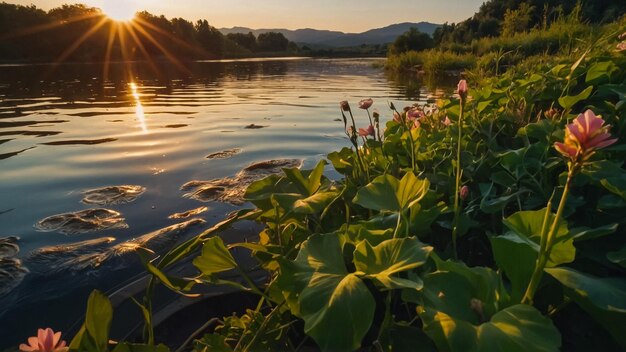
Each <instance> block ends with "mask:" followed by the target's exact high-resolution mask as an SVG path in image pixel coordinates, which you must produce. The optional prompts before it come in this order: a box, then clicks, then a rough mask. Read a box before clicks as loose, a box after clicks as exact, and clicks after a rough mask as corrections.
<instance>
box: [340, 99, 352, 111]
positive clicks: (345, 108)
mask: <svg viewBox="0 0 626 352" xmlns="http://www.w3.org/2000/svg"><path fill="white" fill-rule="evenodd" d="M339 106H340V107H341V110H343V111H350V104H349V103H348V101H347V100H344V101H342V102H340V103H339Z"/></svg>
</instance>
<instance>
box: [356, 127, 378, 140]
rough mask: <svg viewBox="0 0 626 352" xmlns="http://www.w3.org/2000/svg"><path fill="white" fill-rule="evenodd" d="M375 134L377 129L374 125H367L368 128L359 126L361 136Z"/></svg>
mask: <svg viewBox="0 0 626 352" xmlns="http://www.w3.org/2000/svg"><path fill="white" fill-rule="evenodd" d="M375 134H376V130H375V129H374V126H372V125H369V126H367V128H359V136H361V137H367V136H372V137H374V135H375Z"/></svg>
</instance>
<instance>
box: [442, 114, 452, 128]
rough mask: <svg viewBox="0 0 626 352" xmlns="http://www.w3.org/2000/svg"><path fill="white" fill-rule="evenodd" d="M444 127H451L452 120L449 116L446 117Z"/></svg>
mask: <svg viewBox="0 0 626 352" xmlns="http://www.w3.org/2000/svg"><path fill="white" fill-rule="evenodd" d="M442 123H443V125H444V126H450V125H451V124H452V121H450V119H449V118H448V116H446V118H445V119H443V122H442Z"/></svg>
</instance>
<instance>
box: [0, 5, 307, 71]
mask: <svg viewBox="0 0 626 352" xmlns="http://www.w3.org/2000/svg"><path fill="white" fill-rule="evenodd" d="M42 34H43V35H42ZM111 38H112V39H113V42H112V47H111V50H110V60H123V59H126V60H146V59H147V58H148V57H149V58H162V57H166V56H168V55H170V56H171V57H175V58H176V59H177V60H181V61H184V60H192V59H216V58H224V57H241V56H255V55H259V54H262V55H264V56H267V55H272V54H279V53H280V54H283V55H284V54H288V53H289V54H293V53H296V52H297V51H298V47H297V45H295V43H290V42H289V41H288V40H287V39H286V38H285V37H284V36H283V35H282V34H280V33H273V32H270V33H263V34H261V35H259V36H258V38H256V37H255V36H254V35H252V36H250V35H248V36H244V35H241V36H239V35H235V36H232V35H229V36H224V35H223V34H222V33H220V31H218V30H217V29H216V28H215V27H212V26H211V25H210V24H209V23H208V22H207V21H206V20H198V21H197V22H196V23H192V22H190V21H187V20H185V19H182V18H172V19H167V18H166V17H165V16H155V15H152V14H150V13H148V12H146V11H143V12H140V13H138V14H137V18H136V19H135V20H134V21H133V22H132V24H128V25H123V24H122V25H120V24H119V23H117V22H114V21H112V20H110V19H108V18H107V17H106V16H105V15H104V14H103V13H102V12H101V11H100V10H99V9H97V8H93V7H88V6H85V5H63V6H61V7H58V8H54V9H51V10H50V11H48V12H45V11H43V10H41V9H38V8H37V7H35V6H34V5H31V6H20V5H13V4H8V3H5V2H3V3H1V4H0V61H4V62H11V61H19V62H24V61H55V60H59V59H62V60H68V61H95V62H99V61H104V60H105V55H106V52H107V45H108V43H109V40H110V39H111Z"/></svg>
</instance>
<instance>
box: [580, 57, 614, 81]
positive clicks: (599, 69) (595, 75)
mask: <svg viewBox="0 0 626 352" xmlns="http://www.w3.org/2000/svg"><path fill="white" fill-rule="evenodd" d="M617 70H618V68H617V66H615V64H614V63H613V62H612V61H602V62H596V63H594V64H593V65H591V67H590V68H589V70H587V75H586V76H585V83H587V84H593V85H597V84H600V83H606V82H608V81H609V80H610V78H611V75H612V74H613V72H615V71H617Z"/></svg>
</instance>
